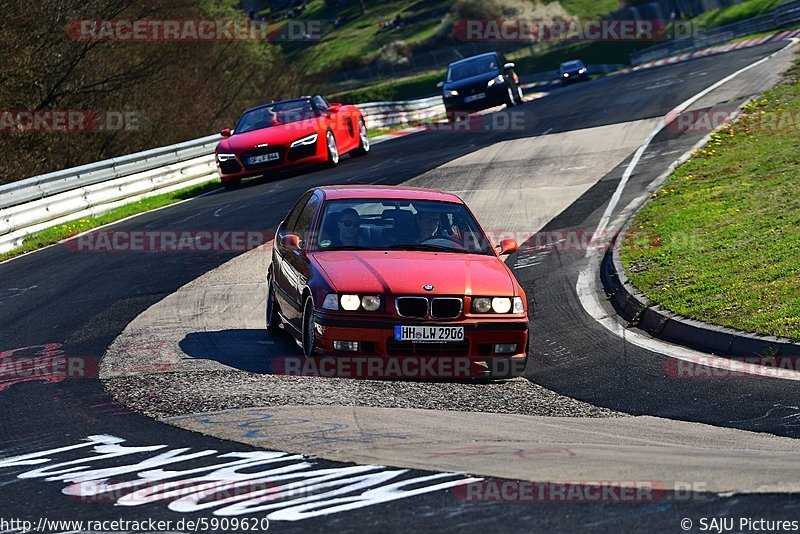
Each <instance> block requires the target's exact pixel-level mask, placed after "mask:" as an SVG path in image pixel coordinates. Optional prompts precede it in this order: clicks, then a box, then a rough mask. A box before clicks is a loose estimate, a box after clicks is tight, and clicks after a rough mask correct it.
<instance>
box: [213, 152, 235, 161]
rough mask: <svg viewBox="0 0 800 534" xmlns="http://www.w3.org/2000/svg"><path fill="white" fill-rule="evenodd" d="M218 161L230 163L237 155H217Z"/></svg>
mask: <svg viewBox="0 0 800 534" xmlns="http://www.w3.org/2000/svg"><path fill="white" fill-rule="evenodd" d="M216 156H217V161H230V160H232V159H236V154H217V155H216Z"/></svg>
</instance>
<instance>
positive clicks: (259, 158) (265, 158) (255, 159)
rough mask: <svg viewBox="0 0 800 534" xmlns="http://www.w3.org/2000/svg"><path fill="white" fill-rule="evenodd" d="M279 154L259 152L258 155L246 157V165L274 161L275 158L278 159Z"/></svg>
mask: <svg viewBox="0 0 800 534" xmlns="http://www.w3.org/2000/svg"><path fill="white" fill-rule="evenodd" d="M280 158H281V155H280V154H278V153H277V152H267V153H266V154H261V155H260V156H253V157H251V158H247V164H248V165H255V164H256V163H264V162H265V161H275V160H276V159H280Z"/></svg>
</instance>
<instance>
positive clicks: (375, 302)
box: [361, 295, 381, 312]
mask: <svg viewBox="0 0 800 534" xmlns="http://www.w3.org/2000/svg"><path fill="white" fill-rule="evenodd" d="M361 307H362V308H364V309H365V310H366V311H371V312H372V311H377V310H378V309H379V308H380V307H381V298H380V297H378V296H372V295H367V296H364V297H361Z"/></svg>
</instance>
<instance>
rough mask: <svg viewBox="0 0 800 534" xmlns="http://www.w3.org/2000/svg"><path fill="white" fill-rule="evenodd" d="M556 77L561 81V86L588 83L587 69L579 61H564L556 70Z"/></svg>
mask: <svg viewBox="0 0 800 534" xmlns="http://www.w3.org/2000/svg"><path fill="white" fill-rule="evenodd" d="M558 77H559V79H560V80H561V85H568V84H570V83H573V82H588V81H589V69H587V68H586V65H584V64H583V62H582V61H581V60H580V59H575V60H573V61H565V62H564V63H562V64H561V67H560V68H559V69H558Z"/></svg>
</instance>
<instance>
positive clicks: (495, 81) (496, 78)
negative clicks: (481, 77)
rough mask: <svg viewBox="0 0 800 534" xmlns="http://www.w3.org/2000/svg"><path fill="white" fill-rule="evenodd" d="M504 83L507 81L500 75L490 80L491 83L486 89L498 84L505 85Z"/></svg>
mask: <svg viewBox="0 0 800 534" xmlns="http://www.w3.org/2000/svg"><path fill="white" fill-rule="evenodd" d="M504 81H506V79H505V78H503V75H502V74H499V75H497V76H495V77H494V78H492V79H491V80H489V83H487V84H486V87H491V86H493V85H494V84H496V83H503V82H504Z"/></svg>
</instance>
